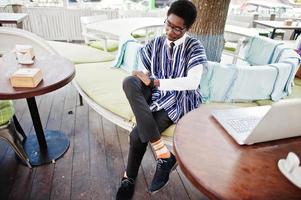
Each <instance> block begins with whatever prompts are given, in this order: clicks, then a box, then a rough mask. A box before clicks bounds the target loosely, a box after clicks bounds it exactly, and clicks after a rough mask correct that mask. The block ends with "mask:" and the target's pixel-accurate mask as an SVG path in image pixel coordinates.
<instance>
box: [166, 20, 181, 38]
mask: <svg viewBox="0 0 301 200" xmlns="http://www.w3.org/2000/svg"><path fill="white" fill-rule="evenodd" d="M164 24H165V26H166V27H167V28H170V29H171V30H172V31H173V32H174V33H175V34H177V35H180V34H181V33H183V32H184V31H185V30H186V28H179V27H175V26H174V25H173V24H172V23H170V22H169V21H168V19H165V21H164Z"/></svg>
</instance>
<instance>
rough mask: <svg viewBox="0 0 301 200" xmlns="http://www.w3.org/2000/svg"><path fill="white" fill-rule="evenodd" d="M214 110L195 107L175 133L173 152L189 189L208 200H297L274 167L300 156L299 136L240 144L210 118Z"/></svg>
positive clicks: (293, 189)
mask: <svg viewBox="0 0 301 200" xmlns="http://www.w3.org/2000/svg"><path fill="white" fill-rule="evenodd" d="M217 108H218V107H216V106H210V104H209V105H201V106H200V107H199V108H198V109H196V110H194V111H191V112H190V113H188V114H186V115H185V116H184V117H183V118H182V119H181V120H180V121H179V122H178V124H177V126H176V129H175V135H174V151H175V154H176V157H177V160H178V163H179V166H180V167H181V169H182V171H183V172H184V174H185V175H186V177H187V178H188V179H189V180H190V181H191V182H192V183H193V185H194V186H195V187H196V188H198V189H199V190H200V191H201V192H203V193H204V194H205V195H207V196H208V197H209V198H212V199H231V200H234V199H277V200H280V199H285V200H287V199H301V189H299V188H298V187H296V186H295V185H293V184H292V183H291V182H290V181H289V180H287V179H286V178H285V177H284V176H283V175H282V174H281V172H280V171H279V169H278V166H277V162H278V160H279V159H281V158H286V156H287V154H288V153H289V152H290V151H292V152H295V153H296V154H297V155H298V156H299V158H301V137H297V138H291V139H283V140H277V141H272V142H266V143H259V144H255V145H251V146H240V145H238V144H237V143H236V142H235V141H234V140H233V139H232V138H231V136H229V135H228V134H227V133H226V132H225V130H224V129H223V128H222V127H221V126H220V125H219V124H218V123H217V121H216V120H215V119H214V118H213V117H212V115H211V111H212V110H213V109H217ZM218 109H220V108H218ZM279 123H285V122H279Z"/></svg>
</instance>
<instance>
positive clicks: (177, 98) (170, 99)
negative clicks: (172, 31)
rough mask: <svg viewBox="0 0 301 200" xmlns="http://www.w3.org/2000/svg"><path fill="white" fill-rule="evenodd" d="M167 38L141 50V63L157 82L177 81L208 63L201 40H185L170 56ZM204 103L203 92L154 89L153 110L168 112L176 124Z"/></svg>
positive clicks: (198, 90) (157, 40)
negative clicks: (202, 99) (190, 71)
mask: <svg viewBox="0 0 301 200" xmlns="http://www.w3.org/2000/svg"><path fill="white" fill-rule="evenodd" d="M169 52H170V51H169V47H168V44H167V39H166V36H161V37H157V38H155V39H154V40H152V41H151V42H149V43H148V44H147V45H146V46H145V47H144V48H142V49H141V50H140V57H141V61H142V63H143V65H144V67H145V69H146V70H147V71H148V72H149V73H150V76H151V77H153V78H155V79H175V78H180V77H185V76H187V73H188V71H189V70H190V69H192V68H194V67H195V66H198V65H200V64H204V63H206V62H207V58H206V54H205V50H204V47H203V46H202V44H201V43H200V41H198V40H197V39H194V38H192V37H189V36H187V37H185V40H184V42H183V43H181V44H180V45H177V46H175V47H174V48H173V54H172V55H170V53H169ZM200 103H201V94H200V88H198V89H197V90H184V91H175V90H170V91H162V90H159V89H158V88H154V89H153V91H152V103H151V105H150V109H151V110H152V111H159V110H162V109H164V110H165V111H166V112H167V113H168V116H169V118H170V119H171V120H172V121H173V122H174V123H176V122H177V121H178V120H179V119H180V118H181V117H182V116H183V115H184V114H185V113H187V112H189V111H191V110H193V109H195V108H197V107H198V105H199V104H200Z"/></svg>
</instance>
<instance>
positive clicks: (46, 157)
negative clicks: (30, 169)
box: [24, 130, 70, 166]
mask: <svg viewBox="0 0 301 200" xmlns="http://www.w3.org/2000/svg"><path fill="white" fill-rule="evenodd" d="M45 138H46V143H47V148H46V149H45V150H44V149H42V148H40V146H39V143H38V141H37V137H36V134H30V135H29V136H28V137H27V138H26V140H25V141H24V149H25V151H26V153H27V155H28V157H29V160H30V164H31V165H33V166H38V165H43V164H46V163H50V162H52V161H53V160H56V159H58V158H60V157H61V156H62V155H63V154H64V153H65V152H66V151H67V149H68V148H69V144H70V142H69V139H68V138H67V136H66V135H65V134H64V133H62V132H60V131H52V130H45Z"/></svg>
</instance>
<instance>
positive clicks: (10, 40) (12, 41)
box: [0, 27, 58, 56]
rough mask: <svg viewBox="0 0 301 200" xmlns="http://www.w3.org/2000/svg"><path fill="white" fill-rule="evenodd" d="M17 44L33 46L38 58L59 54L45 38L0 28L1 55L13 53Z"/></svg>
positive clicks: (26, 32)
mask: <svg viewBox="0 0 301 200" xmlns="http://www.w3.org/2000/svg"><path fill="white" fill-rule="evenodd" d="M16 44H23V45H31V46H32V47H33V49H34V52H35V55H36V56H43V55H49V54H58V53H57V52H56V51H55V50H54V49H53V48H52V47H51V46H50V45H49V44H48V43H47V42H46V41H45V40H44V39H43V38H41V37H39V36H37V35H35V34H33V33H31V32H28V31H25V30H22V29H17V28H9V27H1V28H0V55H1V54H4V53H6V52H9V51H12V50H13V49H14V48H15V46H16Z"/></svg>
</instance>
